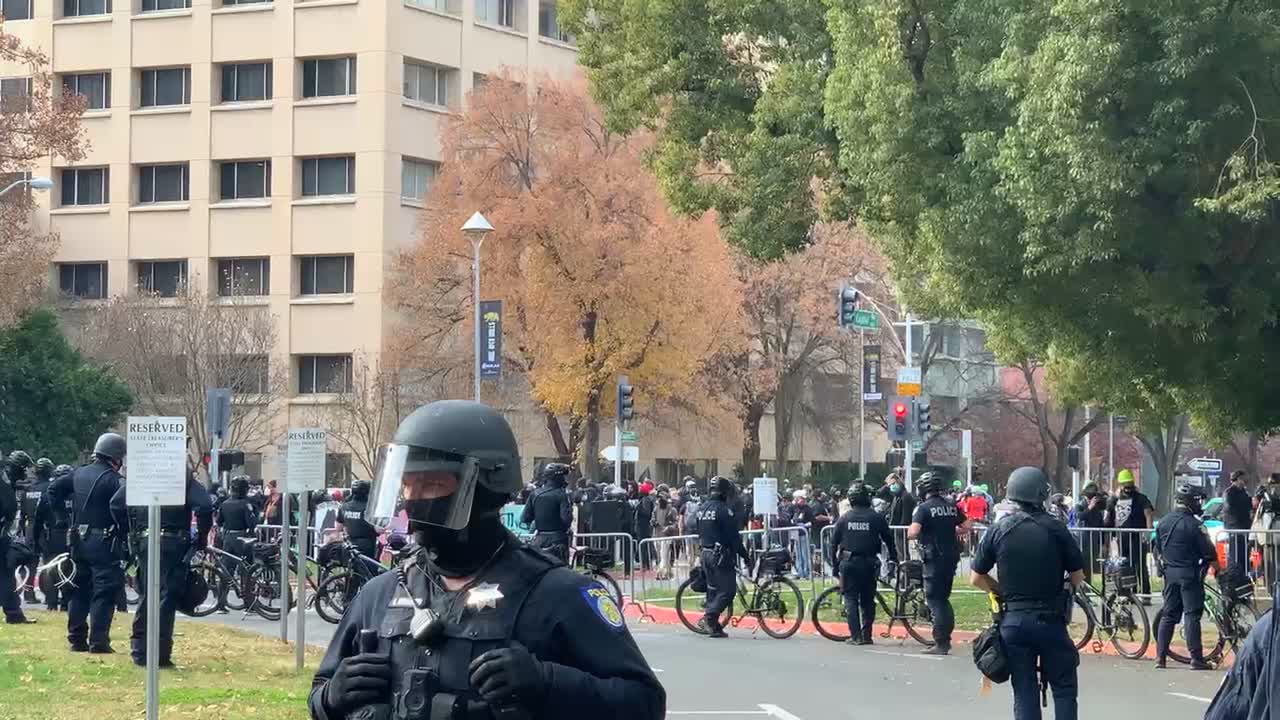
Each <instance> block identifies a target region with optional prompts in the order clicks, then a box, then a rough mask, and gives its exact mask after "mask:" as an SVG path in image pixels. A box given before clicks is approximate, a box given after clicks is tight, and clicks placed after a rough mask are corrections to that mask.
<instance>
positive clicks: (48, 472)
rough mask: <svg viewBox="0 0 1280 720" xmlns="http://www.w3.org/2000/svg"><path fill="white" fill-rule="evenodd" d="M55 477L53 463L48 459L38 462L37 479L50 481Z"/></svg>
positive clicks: (44, 458)
mask: <svg viewBox="0 0 1280 720" xmlns="http://www.w3.org/2000/svg"><path fill="white" fill-rule="evenodd" d="M52 475H53V461H52V460H50V459H49V458H47V457H42V458H40V459H39V460H36V477H38V478H40V479H41V480H48V479H49V477H50V476H52Z"/></svg>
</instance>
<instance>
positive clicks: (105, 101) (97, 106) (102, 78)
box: [62, 72, 111, 110]
mask: <svg viewBox="0 0 1280 720" xmlns="http://www.w3.org/2000/svg"><path fill="white" fill-rule="evenodd" d="M62 91H63V92H64V93H67V94H70V95H81V96H83V97H84V99H85V103H86V106H85V107H86V108H87V109H89V110H105V109H106V108H109V107H111V73H107V72H97V73H81V74H79V75H63V76H62Z"/></svg>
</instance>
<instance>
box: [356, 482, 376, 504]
mask: <svg viewBox="0 0 1280 720" xmlns="http://www.w3.org/2000/svg"><path fill="white" fill-rule="evenodd" d="M370 486H372V483H370V482H369V481H368V480H356V481H355V482H353V483H351V497H352V498H354V499H356V500H368V499H369V488H370Z"/></svg>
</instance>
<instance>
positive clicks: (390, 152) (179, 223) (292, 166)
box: [0, 0, 883, 477]
mask: <svg viewBox="0 0 1280 720" xmlns="http://www.w3.org/2000/svg"><path fill="white" fill-rule="evenodd" d="M0 3H2V5H0V7H2V8H3V11H4V13H5V15H6V21H5V24H4V29H5V32H6V33H9V34H12V35H15V36H17V37H18V38H20V39H21V40H22V41H23V42H25V43H27V44H28V45H30V46H34V47H38V48H40V49H42V50H43V51H44V52H46V53H47V54H48V55H49V56H50V58H51V60H52V69H53V71H54V73H55V74H56V79H55V82H56V83H57V85H58V86H59V87H61V88H63V91H64V92H77V93H79V94H81V95H84V96H85V97H86V98H87V100H88V104H89V109H88V110H87V112H86V113H85V117H84V120H83V125H84V127H85V130H86V134H87V137H88V140H89V142H90V144H91V147H90V149H89V151H88V153H87V156H86V157H85V158H84V159H83V160H81V161H79V162H77V163H75V165H74V166H71V165H68V164H67V163H66V162H64V161H62V160H60V159H58V158H54V159H53V160H52V162H51V163H49V164H47V165H46V166H44V167H35V168H32V169H31V171H32V173H33V174H34V175H38V176H41V175H42V176H48V177H50V178H51V179H53V181H54V183H55V185H54V188H53V190H52V191H50V192H48V193H44V194H42V195H40V196H39V202H40V209H39V213H38V217H37V219H36V225H37V226H38V227H47V228H50V229H52V230H54V231H56V232H57V233H59V235H60V237H61V246H60V249H59V251H58V254H57V257H56V261H55V264H54V266H53V267H52V268H50V281H51V284H52V285H53V286H54V287H56V288H58V289H59V290H60V291H62V292H63V293H64V294H67V295H73V296H76V297H77V298H79V300H80V301H81V303H83V304H88V305H91V304H92V303H94V302H95V301H100V300H102V299H104V298H107V297H110V296H114V295H118V294H124V293H133V292H137V291H138V289H142V290H145V291H149V292H155V293H159V294H161V295H163V294H166V293H172V292H175V291H176V288H178V287H180V286H182V285H184V284H186V285H190V286H192V287H195V288H199V289H203V290H205V291H207V292H208V293H209V294H210V295H214V296H219V297H225V298H226V301H227V302H237V303H248V304H258V305H261V306H263V307H264V308H266V309H268V310H269V311H270V313H271V315H272V316H273V317H274V318H275V319H276V322H277V323H278V324H279V326H278V331H279V332H278V337H279V342H278V347H277V349H276V354H275V355H274V356H273V357H271V358H270V362H271V363H287V364H288V367H289V385H290V391H289V395H290V397H289V399H288V401H287V408H288V412H287V413H285V415H286V417H282V418H281V422H280V427H279V431H280V436H283V430H284V428H285V427H286V426H288V425H298V424H302V423H304V422H305V419H304V418H307V417H312V416H314V408H315V407H316V406H323V405H324V404H325V403H326V402H328V401H330V400H331V396H330V395H328V394H326V393H325V392H324V391H325V390H326V389H329V388H331V387H333V386H334V385H335V384H338V385H341V384H342V383H343V382H344V379H343V378H344V376H349V375H350V373H351V358H352V357H353V356H356V357H359V356H362V355H365V356H372V355H376V354H377V352H378V351H379V349H380V348H381V347H383V346H384V341H385V340H386V334H387V333H388V332H389V330H390V320H391V314H390V313H389V312H388V311H387V310H386V308H385V304H384V302H383V289H384V282H385V281H384V278H385V274H386V270H387V267H388V265H389V261H390V258H391V257H392V256H393V254H394V253H395V252H396V251H398V250H400V249H402V248H404V247H406V245H407V244H409V243H410V242H412V241H413V239H414V238H415V236H416V235H417V230H418V227H417V226H418V223H419V221H420V220H419V218H420V214H419V209H420V208H421V207H422V201H421V198H422V196H423V194H424V193H425V192H426V190H427V188H429V187H430V185H431V182H432V179H433V177H434V175H435V172H436V169H437V168H438V163H439V161H440V143H439V134H440V129H441V127H442V125H443V123H444V121H445V120H446V118H447V117H448V114H449V112H450V110H451V109H456V108H457V107H458V106H459V104H460V103H462V102H463V101H464V99H465V97H466V94H467V93H468V92H469V91H470V90H471V89H472V88H473V87H474V86H475V85H476V84H477V83H479V82H483V81H484V78H485V76H487V75H489V74H491V73H494V72H496V71H498V70H499V69H500V68H502V67H504V66H509V67H513V68H517V69H528V70H531V71H533V72H535V73H542V72H545V73H548V74H550V75H554V76H565V75H568V74H570V73H572V72H574V71H575V66H576V56H577V51H576V50H575V48H574V47H573V46H572V43H571V40H572V39H571V38H568V37H566V36H564V35H563V33H562V32H561V31H560V30H559V28H558V27H557V25H556V22H555V2H554V0H0ZM24 72H25V69H24V68H18V67H0V93H9V92H17V91H19V90H20V89H21V88H20V86H21V83H22V82H23V78H22V73H24ZM527 419H528V420H529V422H519V423H517V424H518V425H519V426H520V427H521V435H522V437H521V440H522V441H524V442H525V443H526V445H525V448H526V451H525V452H526V456H527V459H528V462H529V463H530V465H532V462H533V458H535V457H540V456H547V455H550V444H549V443H548V442H547V439H546V433H545V430H543V431H541V432H539V431H538V429H539V428H540V427H541V425H540V424H539V423H538V422H537V421H536V418H534V417H530V418H527ZM766 424H768V423H767V422H766ZM664 433H666V435H664V436H663V437H662V438H661V439H659V438H654V440H655V442H654V443H653V444H652V445H651V447H648V448H646V447H644V446H643V445H642V449H643V450H645V452H642V459H641V462H640V463H639V465H640V467H646V466H652V465H655V463H657V461H658V459H659V457H668V458H683V457H694V458H715V459H719V460H720V467H719V470H720V472H728V471H729V470H730V469H731V464H732V462H734V461H735V460H734V458H735V457H736V456H737V455H738V453H739V448H740V445H739V443H738V440H737V438H736V434H735V433H732V432H730V433H727V434H726V433H717V434H716V435H717V437H716V438H715V439H708V440H707V441H706V442H705V443H703V442H702V441H696V442H693V443H692V444H693V445H696V447H694V446H689V443H686V442H685V440H687V439H688V438H690V437H692V436H688V435H686V436H685V437H683V438H682V437H680V436H677V435H674V434H672V433H670V432H666V431H664ZM277 440H278V439H264V446H265V447H264V451H263V453H262V454H261V457H260V458H255V459H256V460H257V461H258V462H260V466H259V468H260V469H259V471H260V472H262V473H263V474H265V475H266V476H268V477H271V476H272V475H273V470H272V468H273V465H274V463H273V462H272V461H271V458H270V456H271V455H272V454H273V452H274V450H273V448H274V446H275V444H276V442H277ZM881 444H882V443H881ZM870 445H871V443H869V448H868V450H869V452H872V455H871V456H872V457H873V458H874V457H875V455H874V452H879V454H880V457H881V458H883V449H882V448H880V449H878V450H875V449H874V448H872V447H870ZM764 447H765V454H766V457H768V455H769V452H770V449H771V442H770V441H769V440H768V439H766V441H765V443H764ZM797 450H799V448H797ZM873 451H874V452H873ZM652 453H664V455H662V456H659V455H655V454H652ZM646 456H647V457H646ZM797 456H799V455H798V454H797ZM803 457H805V459H809V460H825V459H830V460H840V459H847V458H848V457H849V450H848V448H847V447H844V448H831V449H820V450H817V451H815V449H814V448H805V453H804V455H803ZM336 462H339V463H340V462H341V460H340V458H339V459H337V460H336ZM726 463H727V464H728V466H726Z"/></svg>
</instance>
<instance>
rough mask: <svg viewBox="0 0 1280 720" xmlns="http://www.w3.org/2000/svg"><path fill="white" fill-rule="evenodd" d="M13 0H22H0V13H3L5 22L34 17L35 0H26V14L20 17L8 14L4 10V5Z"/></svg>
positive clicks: (20, 0) (18, 0)
mask: <svg viewBox="0 0 1280 720" xmlns="http://www.w3.org/2000/svg"><path fill="white" fill-rule="evenodd" d="M15 1H16V2H22V0H0V15H4V19H5V22H9V21H13V22H17V21H19V20H31V19H32V18H34V17H35V7H34V5H35V0H26V6H27V10H26V14H24V15H22V16H21V17H19V16H17V15H12V16H11V15H9V14H8V13H7V12H5V7H6V6H7V5H8V4H9V3H10V2H15Z"/></svg>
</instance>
